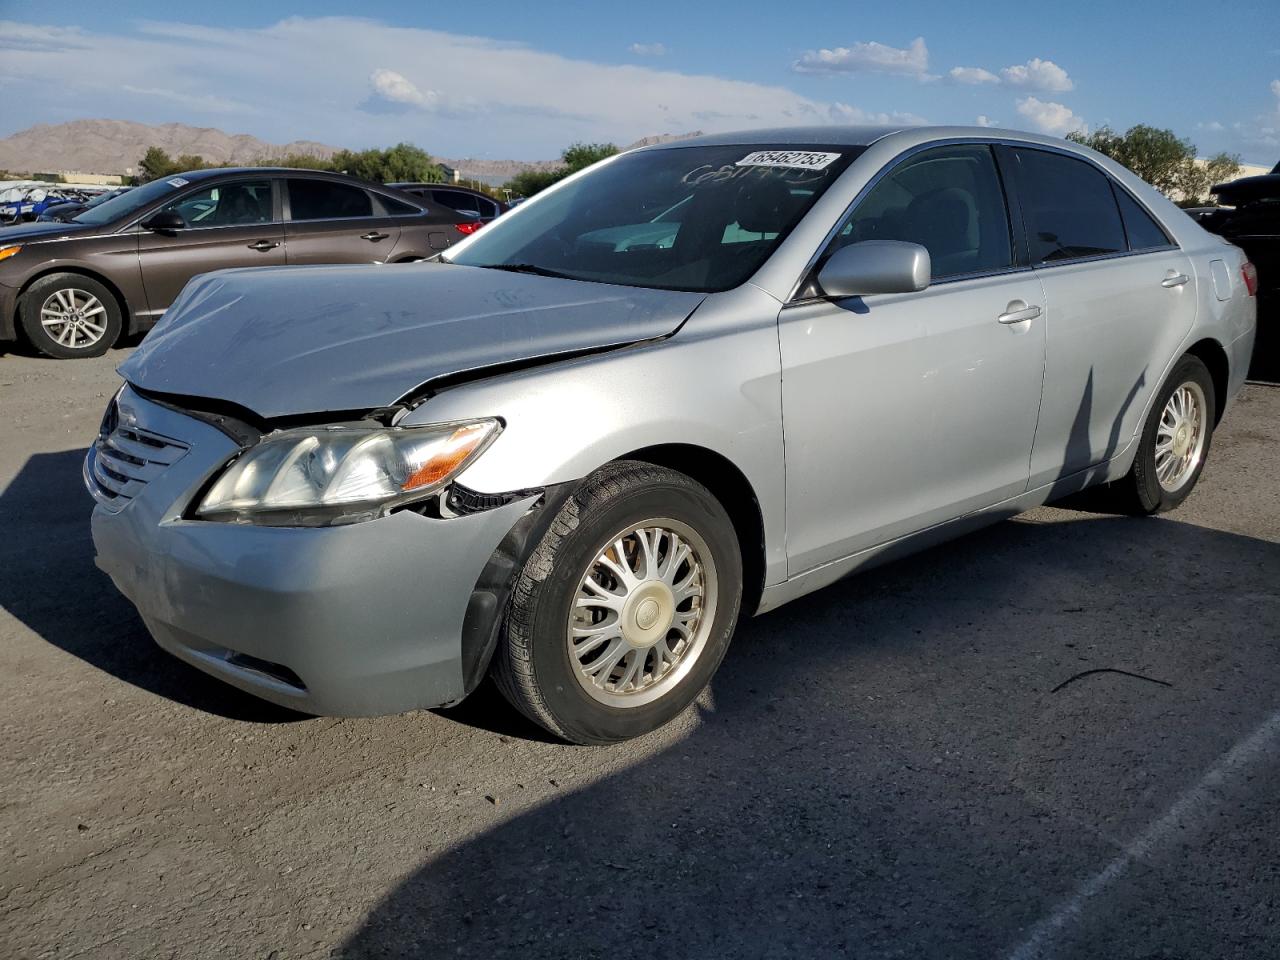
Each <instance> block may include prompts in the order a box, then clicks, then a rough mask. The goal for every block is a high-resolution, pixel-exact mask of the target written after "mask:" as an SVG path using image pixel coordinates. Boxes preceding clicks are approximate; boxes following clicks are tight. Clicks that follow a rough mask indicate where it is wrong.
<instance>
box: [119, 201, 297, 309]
mask: <svg viewBox="0 0 1280 960" xmlns="http://www.w3.org/2000/svg"><path fill="white" fill-rule="evenodd" d="M275 186H276V181H274V180H273V179H272V178H271V177H244V178H241V179H236V180H220V181H218V182H217V183H214V184H208V185H205V184H202V185H200V186H199V187H197V188H196V189H194V190H189V191H187V192H186V193H183V194H181V195H180V196H178V197H176V198H174V199H173V200H172V201H170V202H169V203H168V204H166V205H165V206H164V207H161V208H160V210H156V211H152V214H155V213H160V212H172V213H177V214H178V215H179V216H181V217H182V219H183V222H184V223H185V224H186V227H185V228H184V229H181V230H170V231H165V232H157V231H152V230H143V231H142V232H141V233H139V235H138V260H139V265H140V266H141V269H142V282H143V286H144V287H145V289H146V293H147V305H148V308H149V309H148V310H147V311H145V313H147V314H149V315H150V316H152V317H154V316H158V315H159V314H160V313H162V312H163V311H164V310H165V309H166V308H167V307H168V306H169V304H171V303H173V301H174V299H176V298H177V296H178V294H179V293H180V292H181V290H182V288H183V287H185V286H186V285H187V281H188V280H190V279H191V278H192V277H193V276H195V275H196V274H198V273H208V272H210V271H211V270H223V269H226V268H228V267H271V266H283V265H284V262H285V258H284V228H283V226H282V225H281V223H280V217H279V212H278V211H279V200H278V198H277V197H276V194H275ZM139 312H140V313H142V312H143V311H139Z"/></svg>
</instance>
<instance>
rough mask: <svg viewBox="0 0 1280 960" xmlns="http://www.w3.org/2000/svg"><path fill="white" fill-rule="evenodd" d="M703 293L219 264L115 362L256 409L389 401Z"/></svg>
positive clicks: (411, 269)
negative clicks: (225, 267)
mask: <svg viewBox="0 0 1280 960" xmlns="http://www.w3.org/2000/svg"><path fill="white" fill-rule="evenodd" d="M704 296H705V295H704V294H699V293H679V292H671V291H665V290H645V289H641V288H636V287H620V286H611V285H608V284H598V283H582V282H579V281H576V280H559V279H554V278H550V277H539V276H531V275H527V274H516V273H509V272H506V271H501V270H487V269H483V268H479V267H461V266H455V265H452V264H442V263H422V264H395V265H387V266H381V265H374V266H324V267H279V268H256V269H245V270H224V271H221V272H218V273H211V274H206V275H204V276H201V277H197V278H195V279H194V280H192V281H191V282H190V283H189V284H187V287H186V289H185V290H184V291H183V292H182V295H181V296H179V298H178V299H177V301H175V302H174V304H173V306H171V307H170V308H169V309H168V310H167V311H166V312H165V314H164V316H163V317H162V318H161V320H160V322H159V324H157V325H156V327H155V328H154V329H153V330H152V331H151V332H150V333H149V334H148V335H147V337H146V339H145V340H144V341H143V343H142V346H141V347H139V348H138V349H137V350H136V351H135V352H134V354H133V355H132V356H131V357H130V358H129V359H128V360H126V361H125V362H124V363H123V364H121V365H120V368H119V369H120V375H121V376H122V377H124V378H125V380H127V381H128V382H129V383H130V384H132V385H134V386H136V387H141V388H142V389H144V390H152V391H156V392H158V393H168V394H178V395H182V396H188V397H202V398H208V399H215V400H224V401H229V402H231V403H235V404H238V405H240V406H241V407H245V408H247V409H249V410H252V411H253V412H254V413H256V414H258V415H259V416H260V417H263V418H267V419H270V418H274V417H283V416H290V415H295V414H309V413H325V412H329V411H349V410H366V409H373V408H375V407H382V406H388V405H390V404H392V403H395V402H396V401H397V400H399V399H400V398H401V397H403V396H404V395H405V394H407V393H409V392H411V391H413V390H414V389H415V388H417V387H419V386H421V385H422V384H424V383H426V382H427V381H429V380H434V379H437V378H439V377H444V376H449V375H452V374H461V373H466V372H469V371H472V370H477V369H480V368H483V367H491V366H494V365H495V364H505V363H511V362H520V361H526V360H533V359H537V358H544V357H549V356H554V355H556V354H564V353H573V352H577V351H582V350H592V349H597V348H608V347H613V346H622V345H625V344H628V343H634V342H636V341H639V340H647V339H651V338H653V337H660V336H664V335H666V334H669V333H671V332H673V331H674V330H676V329H677V328H678V327H679V326H680V324H681V323H683V322H684V320H685V318H686V317H688V316H689V314H690V313H692V312H693V310H694V308H695V307H697V306H698V304H699V303H701V302H702V300H703V299H704Z"/></svg>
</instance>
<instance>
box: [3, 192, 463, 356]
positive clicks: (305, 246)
mask: <svg viewBox="0 0 1280 960" xmlns="http://www.w3.org/2000/svg"><path fill="white" fill-rule="evenodd" d="M466 220H467V218H465V217H463V216H461V215H459V214H458V213H457V211H455V210H451V209H449V208H447V207H444V206H442V205H440V204H435V203H432V202H430V201H428V200H426V199H423V198H420V197H413V196H408V195H406V194H403V193H401V192H399V191H397V190H394V189H390V188H387V187H379V186H375V185H372V184H368V183H364V182H362V181H359V180H356V179H354V178H352V177H346V176H342V175H340V174H332V173H321V172H316V171H306V170H286V169H266V168H260V167H258V168H247V169H220V170H201V171H197V172H194V173H184V174H181V175H179V176H173V177H166V178H164V179H161V180H153V181H152V182H151V183H148V184H146V185H145V186H142V187H138V188H137V189H135V190H130V191H129V192H127V193H124V194H122V195H121V196H119V197H116V198H115V199H114V200H108V201H107V202H106V203H103V204H101V205H99V206H97V207H94V208H92V209H90V210H85V211H84V212H83V213H81V214H79V215H77V217H76V218H75V219H74V220H73V221H72V222H70V223H32V224H25V225H23V226H14V227H8V228H4V229H0V341H2V340H14V339H17V338H19V337H24V338H25V339H27V340H28V341H30V343H31V344H32V345H33V346H34V347H35V348H36V349H38V350H39V351H40V352H42V353H45V354H47V355H49V356H51V357H59V358H65V359H70V358H76V357H94V356H99V355H101V354H103V353H105V352H106V350H107V348H108V347H110V346H111V345H112V344H113V343H114V342H115V341H116V339H117V338H118V337H119V336H120V335H121V334H129V333H138V332H141V331H143V330H147V329H149V328H150V327H151V326H153V325H154V324H155V322H156V320H158V319H159V317H160V314H162V313H163V312H164V311H165V309H166V308H167V307H168V306H169V304H170V303H172V302H173V301H174V299H175V298H176V297H177V295H178V293H179V291H181V290H182V288H183V287H184V286H186V283H187V281H188V280H190V279H191V278H192V277H193V276H195V275H196V274H200V273H208V272H210V271H211V270H222V269H225V268H228V267H258V266H283V265H285V264H302V263H400V262H405V261H410V260H421V259H423V258H425V257H429V256H432V255H433V254H435V253H437V252H438V251H440V250H443V249H445V248H446V247H448V246H449V245H450V244H452V243H453V242H454V241H455V240H461V239H462V238H463V236H464V235H465V233H466V231H467V227H463V228H461V229H460V228H459V226H458V224H459V223H461V222H464V221H466ZM467 226H469V224H468V225H467Z"/></svg>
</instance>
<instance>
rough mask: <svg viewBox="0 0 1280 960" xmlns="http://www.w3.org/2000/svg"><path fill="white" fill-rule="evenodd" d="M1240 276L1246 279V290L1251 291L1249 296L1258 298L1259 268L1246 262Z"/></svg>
mask: <svg viewBox="0 0 1280 960" xmlns="http://www.w3.org/2000/svg"><path fill="white" fill-rule="evenodd" d="M1240 276H1242V277H1244V288H1245V289H1246V290H1248V291H1249V296H1251V297H1256V296H1257V295H1258V268H1257V267H1255V266H1254V265H1253V264H1252V263H1250V262H1249V261H1248V260H1246V261H1245V262H1244V265H1243V266H1242V267H1241V268H1240Z"/></svg>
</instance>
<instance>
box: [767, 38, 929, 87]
mask: <svg viewBox="0 0 1280 960" xmlns="http://www.w3.org/2000/svg"><path fill="white" fill-rule="evenodd" d="M791 68H792V69H793V70H795V71H796V72H797V73H828V74H832V73H900V74H905V75H908V76H913V77H920V78H923V77H925V76H927V74H928V72H929V48H928V47H926V46H925V42H924V37H916V38H915V39H914V40H912V41H911V43H910V44H909V45H908V46H907V47H906V48H905V49H900V48H898V47H890V46H888V45H886V44H883V43H877V42H876V41H874V40H872V41H869V42H867V43H855V44H854V45H853V46H851V47H836V48H835V49H833V50H826V49H823V50H807V51H805V52H804V53H803V54H801V56H800V59H799V60H797V61H796V62H795V63H793V64H792V65H791Z"/></svg>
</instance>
